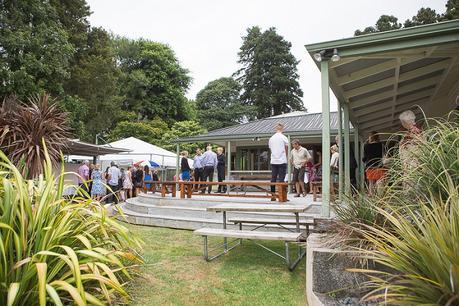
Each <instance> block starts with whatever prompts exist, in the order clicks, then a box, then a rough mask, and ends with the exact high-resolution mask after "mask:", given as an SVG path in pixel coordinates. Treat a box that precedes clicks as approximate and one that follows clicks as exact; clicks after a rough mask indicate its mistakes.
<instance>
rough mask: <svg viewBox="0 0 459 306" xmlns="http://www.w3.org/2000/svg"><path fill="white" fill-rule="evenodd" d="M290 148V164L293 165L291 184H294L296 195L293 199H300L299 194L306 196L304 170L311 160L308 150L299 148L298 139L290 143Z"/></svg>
mask: <svg viewBox="0 0 459 306" xmlns="http://www.w3.org/2000/svg"><path fill="white" fill-rule="evenodd" d="M292 146H293V149H292V158H291V161H290V162H291V164H292V165H293V180H292V183H295V187H296V193H297V195H296V196H295V197H300V195H301V194H303V195H304V196H306V188H305V187H304V174H305V170H306V164H307V163H308V162H309V161H310V160H312V157H311V154H309V152H308V150H306V149H305V148H303V147H302V146H301V144H300V141H299V140H298V139H295V140H293V141H292Z"/></svg>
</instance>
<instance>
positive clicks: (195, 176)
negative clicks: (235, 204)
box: [180, 145, 227, 194]
mask: <svg viewBox="0 0 459 306" xmlns="http://www.w3.org/2000/svg"><path fill="white" fill-rule="evenodd" d="M180 155H181V161H180V168H181V177H180V179H181V180H183V181H190V180H193V181H196V182H207V181H209V182H212V181H213V179H214V173H215V170H216V171H217V180H218V182H223V181H224V180H225V168H226V167H225V165H226V156H225V154H224V151H223V148H222V147H218V148H217V150H216V152H214V151H213V148H212V146H211V145H209V146H207V147H206V151H205V152H204V153H203V152H202V150H201V148H197V149H196V155H195V157H194V160H193V167H190V165H189V163H188V156H189V153H188V151H183V152H182V153H181V154H180ZM194 189H195V191H200V192H201V193H205V192H206V189H207V193H209V194H210V193H211V192H212V185H210V184H196V185H194ZM226 191H227V188H226V186H225V185H218V188H217V191H215V192H216V193H226Z"/></svg>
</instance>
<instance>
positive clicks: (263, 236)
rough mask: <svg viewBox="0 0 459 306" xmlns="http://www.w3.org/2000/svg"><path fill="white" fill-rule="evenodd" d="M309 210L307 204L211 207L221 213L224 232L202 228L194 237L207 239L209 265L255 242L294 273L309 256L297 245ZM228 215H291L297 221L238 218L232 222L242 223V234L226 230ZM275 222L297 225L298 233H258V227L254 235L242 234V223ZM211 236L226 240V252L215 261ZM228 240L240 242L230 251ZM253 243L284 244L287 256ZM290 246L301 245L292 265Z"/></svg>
mask: <svg viewBox="0 0 459 306" xmlns="http://www.w3.org/2000/svg"><path fill="white" fill-rule="evenodd" d="M308 207H309V205H307V204H304V205H289V204H285V205H278V204H234V203H225V204H220V205H215V206H210V207H207V211H214V212H221V213H222V217H223V223H222V224H223V228H222V229H215V228H202V229H199V230H196V231H195V234H198V235H201V236H203V238H204V258H205V259H206V260H207V261H211V260H213V259H215V258H217V257H220V256H221V255H224V254H226V253H227V252H229V251H230V250H232V249H234V248H235V247H236V246H238V245H240V244H242V239H248V240H251V241H252V242H254V243H255V244H257V245H259V246H260V247H262V248H263V249H265V250H267V251H269V252H271V253H273V254H275V255H277V256H279V257H281V258H283V259H284V260H285V261H286V264H287V265H288V267H289V269H290V270H291V271H292V270H293V269H295V267H296V266H297V265H298V263H299V262H300V261H301V259H302V258H303V257H304V255H305V254H306V252H305V251H302V250H301V247H300V246H299V245H298V243H299V242H300V239H301V238H302V233H301V230H300V224H301V223H302V222H301V221H300V217H299V214H300V213H301V212H304V211H306V209H307V208H308ZM227 212H272V213H277V212H281V213H291V214H292V215H294V216H295V219H294V221H292V220H289V219H285V218H283V219H284V220H282V219H279V220H275V221H273V218H269V219H267V218H263V217H260V218H259V219H258V220H257V218H237V219H236V220H233V221H236V222H235V223H239V225H240V227H239V230H228V229H227ZM273 222H275V223H279V224H282V223H283V222H285V224H294V225H295V231H294V232H273V231H270V232H266V231H264V232H260V231H256V229H258V228H259V227H256V228H255V229H254V230H251V231H247V230H242V223H248V224H254V223H256V224H273ZM303 223H304V224H306V223H308V222H303ZM308 224H309V223H308ZM311 224H312V222H311ZM208 236H219V237H223V252H221V253H219V254H217V255H215V256H213V257H209V249H208V239H207V237H208ZM227 238H236V239H237V240H238V243H237V244H235V245H234V246H231V247H228V240H227ZM254 240H282V241H284V245H285V255H282V254H279V253H278V252H276V251H274V250H272V249H270V248H268V247H267V246H264V245H262V244H261V243H258V242H255V241H254ZM289 242H294V243H297V245H298V256H297V258H296V259H295V260H294V261H293V262H291V261H290V255H289Z"/></svg>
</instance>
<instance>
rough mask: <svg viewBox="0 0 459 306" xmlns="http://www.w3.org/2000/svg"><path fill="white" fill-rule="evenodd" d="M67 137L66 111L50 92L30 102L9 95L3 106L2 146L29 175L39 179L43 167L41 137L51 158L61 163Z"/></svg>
mask: <svg viewBox="0 0 459 306" xmlns="http://www.w3.org/2000/svg"><path fill="white" fill-rule="evenodd" d="M68 136H69V129H68V127H67V114H66V113H64V112H63V111H61V110H60V109H59V107H58V106H57V104H55V103H53V102H52V101H51V100H50V96H49V95H46V94H44V95H42V96H35V97H33V98H31V99H30V100H29V104H28V105H26V104H24V103H22V102H21V101H19V100H18V99H17V98H15V97H10V98H7V99H5V100H4V101H3V103H2V106H1V107H0V149H1V150H2V151H3V152H4V153H5V154H6V155H7V156H8V158H9V159H10V160H11V161H12V162H13V163H14V164H15V165H17V167H18V168H19V170H20V171H21V173H22V175H23V176H25V177H27V178H36V177H37V176H38V175H39V174H40V173H41V171H42V169H43V167H44V166H43V162H44V160H45V158H44V153H45V152H44V151H45V150H44V146H43V145H42V140H43V139H44V143H46V145H47V146H48V152H47V153H48V155H49V158H50V159H51V161H53V162H54V163H58V161H59V158H60V154H61V150H62V149H63V148H64V147H65V146H66V144H67V137H68Z"/></svg>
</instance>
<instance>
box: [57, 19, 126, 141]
mask: <svg viewBox="0 0 459 306" xmlns="http://www.w3.org/2000/svg"><path fill="white" fill-rule="evenodd" d="M70 72H71V78H70V79H69V80H68V81H67V82H66V83H65V90H66V93H67V94H68V95H72V96H76V97H78V98H79V99H80V101H81V103H83V104H84V105H85V109H86V110H87V112H86V114H87V116H85V117H80V118H79V120H80V121H81V122H83V123H84V128H85V130H84V131H81V130H80V131H79V132H78V134H76V135H77V136H78V137H80V138H82V139H85V140H92V139H94V137H95V135H96V134H97V133H101V132H107V131H108V130H109V129H110V128H111V127H113V126H114V125H115V122H116V121H117V116H118V114H119V111H120V109H121V98H120V96H119V88H118V79H119V77H120V70H119V69H118V67H117V65H116V61H115V53H114V49H113V45H112V41H111V38H110V36H109V34H108V33H107V32H106V31H105V30H104V29H102V28H92V29H91V30H90V32H89V33H87V35H86V47H85V48H84V50H82V51H80V52H79V56H78V59H77V60H76V61H75V64H74V65H73V66H72V67H71V69H70ZM70 112H72V110H70ZM74 133H77V131H74Z"/></svg>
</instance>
